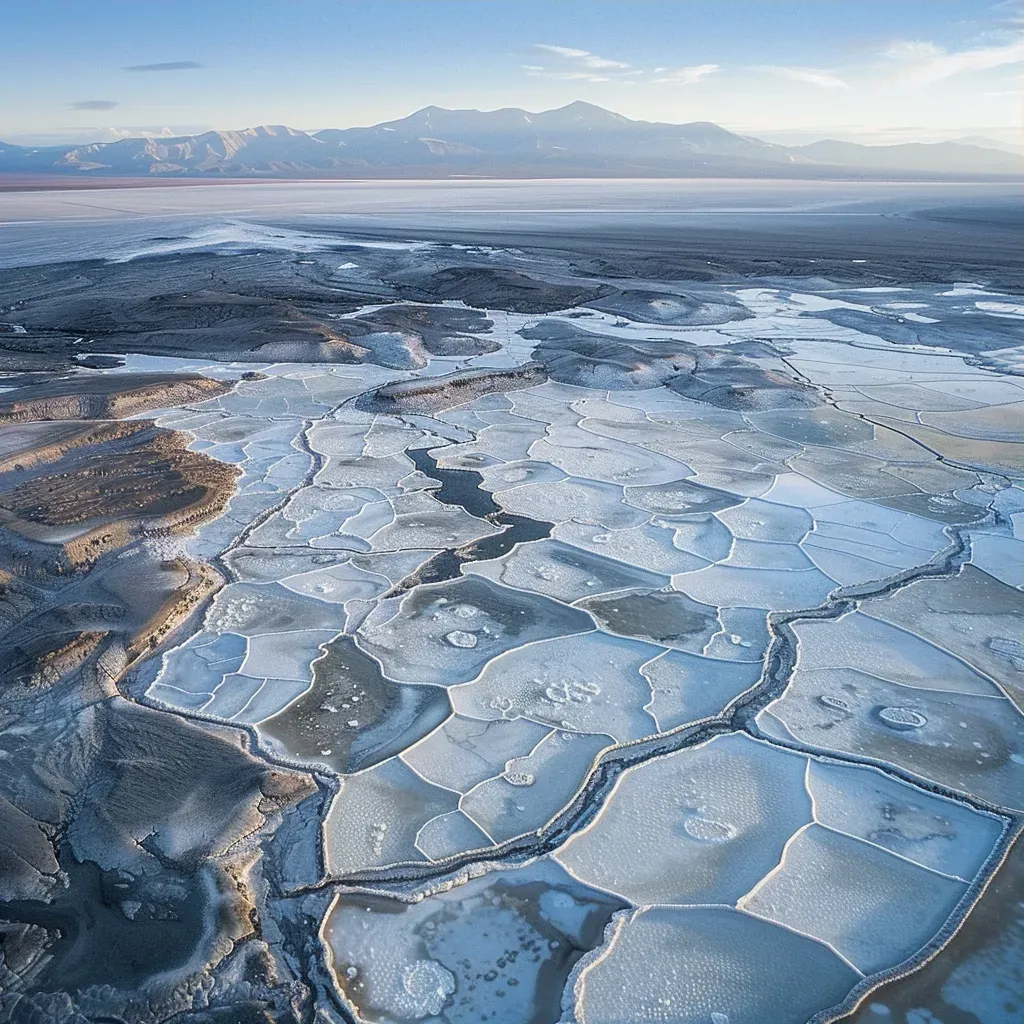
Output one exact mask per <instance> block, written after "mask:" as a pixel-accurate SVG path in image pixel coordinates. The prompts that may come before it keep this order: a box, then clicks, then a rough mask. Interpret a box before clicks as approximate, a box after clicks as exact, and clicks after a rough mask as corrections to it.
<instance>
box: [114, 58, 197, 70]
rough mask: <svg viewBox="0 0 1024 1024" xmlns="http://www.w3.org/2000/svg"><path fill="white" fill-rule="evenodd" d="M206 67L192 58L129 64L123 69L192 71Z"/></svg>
mask: <svg viewBox="0 0 1024 1024" xmlns="http://www.w3.org/2000/svg"><path fill="white" fill-rule="evenodd" d="M202 67H206V65H205V64H199V63H197V62H196V61H194V60H165V61H161V62H160V63H158V64H129V65H128V66H127V67H125V68H122V70H123V71H193V70H195V69H196V68H202Z"/></svg>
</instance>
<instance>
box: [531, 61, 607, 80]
mask: <svg viewBox="0 0 1024 1024" xmlns="http://www.w3.org/2000/svg"><path fill="white" fill-rule="evenodd" d="M522 67H523V70H524V71H525V72H526V73H527V74H528V75H529V76H530V77H531V78H555V79H558V80H560V81H563V82H610V81H611V79H610V78H608V77H607V76H605V75H598V74H595V73H594V72H592V71H554V70H552V69H551V68H539V67H535V66H533V65H530V64H523V65H522Z"/></svg>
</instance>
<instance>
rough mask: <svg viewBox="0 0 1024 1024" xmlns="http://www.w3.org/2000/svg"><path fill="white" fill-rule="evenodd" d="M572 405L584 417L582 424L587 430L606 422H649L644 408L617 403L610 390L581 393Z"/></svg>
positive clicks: (574, 410)
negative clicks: (612, 398) (613, 399)
mask: <svg viewBox="0 0 1024 1024" xmlns="http://www.w3.org/2000/svg"><path fill="white" fill-rule="evenodd" d="M570 407H571V408H572V410H573V412H578V413H580V414H581V415H582V416H583V417H584V418H583V420H582V421H581V422H580V426H581V427H582V428H583V429H585V430H589V429H591V428H592V427H593V426H594V425H599V424H605V423H647V422H648V419H647V415H646V413H645V412H644V411H643V410H642V409H631V408H628V407H626V406H623V405H616V404H615V403H614V402H613V401H611V397H610V393H609V392H604V393H601V392H597V393H593V394H585V395H581V396H579V397H577V398H575V399H573V401H572V403H571V406H570Z"/></svg>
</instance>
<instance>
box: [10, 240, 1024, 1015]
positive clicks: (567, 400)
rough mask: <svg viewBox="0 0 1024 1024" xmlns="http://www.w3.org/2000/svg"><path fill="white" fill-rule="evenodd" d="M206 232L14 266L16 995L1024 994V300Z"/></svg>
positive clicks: (362, 1011)
mask: <svg viewBox="0 0 1024 1024" xmlns="http://www.w3.org/2000/svg"><path fill="white" fill-rule="evenodd" d="M229 227H230V226H229ZM189 237H190V236H189V235H188V234H187V233H186V234H183V235H182V238H181V241H180V244H179V245H178V247H175V246H174V245H172V244H171V243H169V242H167V241H166V240H162V241H161V242H160V243H159V245H158V246H156V247H155V248H156V249H157V250H158V251H153V252H149V253H147V252H145V251H141V252H138V253H125V254H123V255H125V256H133V257H134V258H132V259H128V260H126V261H124V262H103V261H99V260H96V261H93V262H90V263H83V264H81V265H80V269H81V271H82V272H81V274H80V275H78V277H76V278H74V279H73V280H72V279H70V278H69V277H68V275H67V273H66V268H65V272H64V274H63V275H62V274H60V273H59V272H58V268H56V267H47V268H43V269H42V270H38V268H37V273H36V274H34V275H31V274H27V273H26V271H25V270H24V269H20V270H19V269H13V270H3V271H0V306H2V307H3V311H2V314H0V320H2V321H3V325H2V326H0V330H2V331H4V332H5V333H3V334H0V339H2V341H3V343H4V345H3V358H4V359H5V360H6V361H7V368H8V377H7V378H6V379H5V381H4V385H5V390H3V391H0V420H2V422H3V423H4V424H5V425H4V426H3V427H2V428H0V445H2V450H0V541H2V558H3V561H2V562H0V584H2V604H0V626H2V630H3V632H2V636H0V645H2V647H0V649H2V664H3V666H4V667H3V670H2V675H0V678H2V683H3V691H2V693H0V757H2V758H3V763H4V765H5V771H4V773H3V775H2V778H0V821H2V822H3V824H4V826H5V827H4V828H3V830H2V832H0V993H2V994H0V1020H7V1021H11V1022H20V1021H40V1022H48V1021H54V1022H64V1021H69V1022H75V1024H78V1022H85V1021H93V1020H122V1021H145V1022H149V1021H152V1022H157V1021H171V1020H174V1021H190V1022H196V1024H205V1022H207V1021H209V1022H221V1021H223V1022H229V1021H230V1022H234V1021H250V1020H251V1021H271V1020H273V1021H281V1022H284V1021H313V1020H334V1021H346V1022H354V1021H361V1022H367V1024H371V1022H372V1024H407V1022H414V1021H422V1020H425V1021H429V1022H432V1024H441V1022H445V1024H475V1022H478V1021H492V1022H495V1024H499V1022H500V1024H555V1022H563V1024H626V1022H632V1021H637V1022H648V1021H649V1022H686V1024H690V1022H692V1024H708V1022H712V1024H766V1022H769V1021H770V1022H772V1024H804V1022H808V1021H814V1022H822V1024H824V1022H826V1021H836V1020H839V1019H841V1018H842V1019H848V1020H853V1019H856V1020H857V1021H858V1022H859V1024H866V1022H869V1021H875V1020H890V1021H895V1022H897V1024H899V1022H900V1021H902V1022H905V1024H1000V1022H1002V1021H1011V1020H1016V1019H1018V1018H1019V1014H1020V1013H1022V1012H1024V1003H1022V1002H1021V999H1022V993H1024V983H1022V981H1021V956H1022V954H1021V948H1022V947H1021V938H1020V935H1021V928H1022V927H1024V923H1022V919H1021V917H1020V914H1019V912H1018V911H1019V906H1020V905H1021V896H1020V892H1021V889H1020V886H1021V883H1020V878H1021V871H1020V863H1019V860H1020V855H1019V852H1018V844H1017V839H1018V835H1019V832H1020V830H1021V827H1022V823H1024V804H1022V797H1021V794H1022V793H1024V727H1022V726H1024V722H1022V717H1021V716H1022V713H1024V644H1022V642H1021V638H1022V636H1024V630H1022V629H1021V625H1022V622H1024V597H1022V589H1024V484H1022V478H1024V430H1022V425H1024V416H1022V410H1024V377H1022V376H1020V374H1019V372H1018V370H1019V369H1020V368H1021V367H1022V366H1024V363H1022V362H1021V354H1020V353H1021V352H1022V351H1024V347H1018V348H1015V347H1014V345H1013V344H1009V343H1008V342H1012V341H1013V339H1014V335H1013V332H1014V331H1015V330H1016V329H1017V328H1018V327H1019V322H1020V321H1021V320H1022V319H1024V306H1022V305H1021V304H1020V301H1019V299H1017V298H1015V297H1014V295H1013V294H1010V293H1005V292H1001V291H1000V290H999V289H998V288H995V287H991V286H986V285H984V284H983V283H980V284H979V283H971V284H964V283H960V284H957V283H955V281H954V280H948V281H945V280H944V281H937V282H926V283H922V282H919V281H915V282H914V283H912V284H907V283H905V282H904V281H902V280H899V279H897V278H894V277H893V276H892V275H891V274H890V275H888V276H885V275H881V276H879V277H878V278H876V279H864V278H863V277H861V278H859V279H857V280H847V279H844V278H842V277H839V276H838V275H837V276H836V278H835V279H834V280H832V279H826V278H823V277H815V278H808V277H801V278H800V279H790V278H782V277H776V278H769V277H767V276H765V275H761V276H760V277H752V276H750V275H747V276H740V275H733V276H732V277H730V276H728V275H722V276H721V279H716V280H712V281H704V282H701V283H699V284H698V283H695V282H693V281H692V280H689V281H688V280H686V279H685V277H683V276H680V278H679V279H678V280H675V279H666V278H665V276H664V274H659V276H658V277H657V278H656V279H645V278H643V277H642V275H639V274H637V275H634V276H633V277H632V278H630V279H629V280H622V279H621V278H613V277H607V276H603V275H601V274H600V273H597V272H595V271H593V270H590V271H587V272H584V271H583V270H582V269H581V268H580V265H579V260H578V258H575V257H574V256H573V255H572V254H570V253H567V252H561V251H559V250H557V249H550V248H549V249H547V250H545V251H543V252H535V253H533V252H530V251H528V250H524V249H523V248H520V247H511V246H502V245H493V246H470V247H465V246H463V247H460V248H453V247H451V246H447V245H443V244H440V243H437V242H426V241H420V240H415V239H413V240H410V241H408V242H401V241H395V240H393V239H392V240H388V241H385V242H379V241H378V242H371V241H368V240H366V239H363V240H361V241H360V240H359V239H351V238H342V237H339V236H338V235H336V234H332V233H330V232H328V231H324V232H322V233H316V232H308V231H307V232H302V233H296V232H291V233H288V232H281V231H277V232H276V233H275V229H272V228H261V227H259V226H258V225H253V224H249V225H245V230H244V231H241V230H240V231H239V241H237V242H232V241H231V230H230V229H226V230H222V231H220V232H218V233H217V239H218V241H217V243H216V245H211V246H206V247H203V246H202V245H196V246H192V245H191V244H190V242H189ZM197 250H198V251H197ZM495 268H496V269H499V270H501V271H502V274H501V275H498V277H497V278H496V279H499V280H505V279H506V277H507V276H508V275H507V274H506V271H507V272H508V273H509V274H513V273H514V275H520V276H522V275H532V277H531V281H532V282H533V283H532V284H531V296H532V299H531V309H530V311H528V312H523V311H516V303H515V302H512V301H509V302H506V303H504V306H505V307H507V308H502V307H503V304H502V301H501V296H500V295H498V294H496V295H490V294H488V296H487V298H486V303H485V302H484V301H483V300H481V299H479V298H478V297H477V296H476V292H475V291H474V292H473V293H472V294H469V293H467V295H466V296H462V295H461V293H459V291H458V282H459V281H460V279H461V278H460V270H461V271H465V274H466V275H467V279H471V280H476V277H479V276H480V273H479V272H480V271H482V270H488V271H489V269H495ZM469 270H473V272H474V273H475V274H476V277H473V276H472V275H470V274H469ZM859 273H861V272H859ZM441 278H443V280H444V282H445V294H444V296H432V295H431V294H430V293H429V289H428V287H427V284H425V283H424V282H426V281H428V280H435V279H441ZM57 280H60V281H61V282H62V283H61V285H60V287H57V286H56V285H55V284H54V282H56V281H57ZM410 282H414V283H415V284H414V285H413V284H410ZM119 296H120V298H119ZM154 297H156V298H159V299H160V301H155V298H154ZM268 297H272V301H271V300H270V298H268ZM172 298H173V301H171V299H172ZM463 298H466V299H468V302H464V301H463ZM409 299H414V303H411V302H409V301H407V300H409ZM432 299H433V300H434V301H431V300H432ZM567 301H568V302H572V303H574V304H573V305H570V306H568V307H565V305H564V303H565V302H567ZM473 304H478V305H481V306H484V307H485V308H473ZM534 307H535V308H534ZM964 324H967V325H968V326H969V331H970V336H969V338H968V341H969V344H967V343H966V342H965V344H964V345H963V346H962V348H961V349H957V347H956V345H955V344H954V343H952V342H951V341H950V338H951V337H952V336H953V335H954V334H955V333H956V332H955V330H954V329H953V327H951V326H950V325H956V329H960V330H966V329H967V328H964V327H963V325H964ZM990 325H991V331H990V334H991V338H992V339H993V340H992V343H991V345H990V346H988V345H986V343H985V338H986V337H987V336H988V334H987V332H989V328H990ZM908 331H912V332H913V338H912V339H911V338H909V337H908V335H907V332H908ZM965 337H966V335H965ZM75 339H77V341H76V340H75ZM1017 339H1018V341H1019V340H1020V335H1019V333H1018V334H1017ZM83 352H87V353H89V354H88V355H86V356H83V355H82V353H83ZM112 354H113V355H112ZM19 360H20V361H21V363H20V364H19V365H15V364H16V363H18V361H19ZM30 363H31V365H28V364H30ZM83 364H84V365H83ZM993 894H995V895H993ZM1014 906H1016V907H1017V908H1018V911H1015V910H1013V909H1012V908H1013V907H1014ZM1015 914H1016V916H1014V915H1015ZM922 979H926V980H925V981H922ZM927 979H930V980H927Z"/></svg>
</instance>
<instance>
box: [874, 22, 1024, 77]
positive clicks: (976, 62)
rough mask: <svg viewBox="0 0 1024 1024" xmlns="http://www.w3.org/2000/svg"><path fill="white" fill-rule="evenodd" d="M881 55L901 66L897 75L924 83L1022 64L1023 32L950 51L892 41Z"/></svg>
mask: <svg viewBox="0 0 1024 1024" xmlns="http://www.w3.org/2000/svg"><path fill="white" fill-rule="evenodd" d="M884 56H886V57H888V58H889V59H890V60H893V61H896V62H898V63H899V64H900V65H902V68H901V71H900V77H901V78H904V79H906V80H909V81H912V82H917V83H918V84H921V85H928V84H929V83H931V82H939V81H942V79H944V78H952V76H953V75H961V74H965V73H969V72H972V71H991V70H992V69H993V68H1001V67H1006V66H1008V65H1011V64H1020V63H1024V33H1017V34H1015V38H1012V39H1009V40H1008V41H1006V42H1002V43H996V44H993V45H991V46H979V47H976V48H975V49H971V50H952V51H951V50H946V49H944V48H943V47H941V46H936V45H935V43H931V42H924V41H921V40H907V41H904V42H899V43H894V44H893V45H892V46H890V47H889V48H888V49H887V50H886V51H885V53H884Z"/></svg>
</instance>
